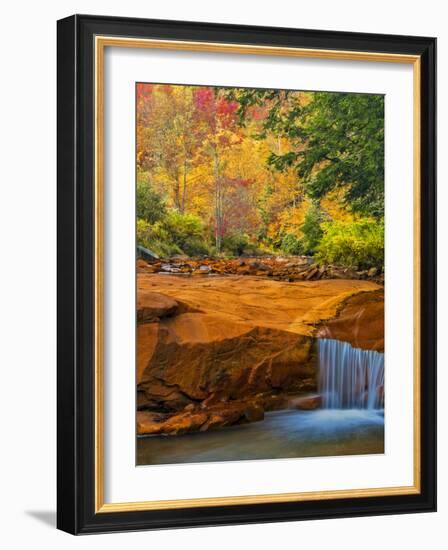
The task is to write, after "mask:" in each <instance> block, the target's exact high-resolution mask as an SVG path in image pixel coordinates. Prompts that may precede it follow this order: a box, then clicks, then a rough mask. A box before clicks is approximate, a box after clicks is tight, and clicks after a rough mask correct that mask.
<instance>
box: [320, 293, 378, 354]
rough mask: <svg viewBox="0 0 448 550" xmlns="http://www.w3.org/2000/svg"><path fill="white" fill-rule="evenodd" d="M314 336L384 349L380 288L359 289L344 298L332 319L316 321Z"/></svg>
mask: <svg viewBox="0 0 448 550" xmlns="http://www.w3.org/2000/svg"><path fill="white" fill-rule="evenodd" d="M317 336H318V337H319V338H332V339H335V340H342V341H343V342H349V343H350V344H351V345H352V346H353V347H355V348H361V349H366V350H375V351H380V352H384V291H383V290H377V291H374V292H361V293H359V294H357V295H356V296H351V297H350V298H348V299H347V300H345V301H344V302H343V303H342V304H341V305H340V307H339V311H338V313H337V314H336V316H335V317H334V318H333V319H329V320H327V321H325V322H323V323H321V324H320V327H319V330H318V332H317Z"/></svg>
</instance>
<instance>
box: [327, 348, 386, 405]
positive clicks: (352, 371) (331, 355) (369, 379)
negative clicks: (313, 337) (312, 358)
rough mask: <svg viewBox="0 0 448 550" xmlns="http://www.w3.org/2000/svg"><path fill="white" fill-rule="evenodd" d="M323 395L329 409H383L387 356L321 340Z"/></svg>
mask: <svg viewBox="0 0 448 550" xmlns="http://www.w3.org/2000/svg"><path fill="white" fill-rule="evenodd" d="M318 351H319V393H320V394H321V395H322V406H323V408H325V409H370V410H373V409H382V408H383V392H384V354H383V353H379V352H377V351H366V350H362V349H358V348H353V347H352V346H351V345H350V344H348V343H347V342H339V341H338V340H326V339H321V340H319V342H318Z"/></svg>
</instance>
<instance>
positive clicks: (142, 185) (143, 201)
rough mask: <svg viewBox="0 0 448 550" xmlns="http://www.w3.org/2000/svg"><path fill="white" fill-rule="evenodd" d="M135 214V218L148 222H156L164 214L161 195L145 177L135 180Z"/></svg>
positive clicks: (164, 207) (164, 208)
mask: <svg viewBox="0 0 448 550" xmlns="http://www.w3.org/2000/svg"><path fill="white" fill-rule="evenodd" d="M136 214H137V218H140V219H142V220H145V221H147V222H149V223H156V222H158V221H160V220H161V219H162V218H164V217H165V215H166V206H165V203H164V201H163V199H162V196H161V195H159V193H156V191H154V190H153V189H152V187H151V184H150V183H149V181H147V180H145V179H138V180H137V194H136Z"/></svg>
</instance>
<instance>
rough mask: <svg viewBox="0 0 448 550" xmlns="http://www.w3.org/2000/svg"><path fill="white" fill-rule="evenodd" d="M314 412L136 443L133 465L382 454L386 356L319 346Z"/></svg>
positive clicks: (342, 345)
mask: <svg viewBox="0 0 448 550" xmlns="http://www.w3.org/2000/svg"><path fill="white" fill-rule="evenodd" d="M318 352H319V353H318V356H319V392H320V393H321V395H322V398H323V407H322V408H321V409H318V410H314V411H300V410H284V411H275V412H268V413H266V414H265V418H264V420H263V421H261V422H254V423H251V424H244V425H240V426H232V427H228V428H221V429H218V430H214V431H209V432H199V433H190V434H184V435H179V436H151V437H142V438H138V439H137V464H138V465H144V464H146V465H148V464H174V463H194V462H217V461H227V460H253V459H272V458H300V457H320V456H340V455H355V454H356V455H363V454H380V453H384V409H383V399H384V354H382V353H379V352H375V351H364V350H360V349H356V348H353V347H352V346H350V344H348V343H346V342H339V341H337V340H325V339H321V340H319V342H318Z"/></svg>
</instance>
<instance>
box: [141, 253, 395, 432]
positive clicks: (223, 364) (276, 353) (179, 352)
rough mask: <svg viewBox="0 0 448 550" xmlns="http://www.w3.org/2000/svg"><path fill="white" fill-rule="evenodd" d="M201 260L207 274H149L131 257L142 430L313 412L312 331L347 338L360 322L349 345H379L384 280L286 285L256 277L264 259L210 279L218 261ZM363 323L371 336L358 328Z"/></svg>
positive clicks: (207, 426) (188, 428)
mask: <svg viewBox="0 0 448 550" xmlns="http://www.w3.org/2000/svg"><path fill="white" fill-rule="evenodd" d="M189 262H190V264H191V263H192V262H191V260H189ZM144 263H145V264H146V265H149V264H147V263H146V262H144ZM184 263H186V261H185V262H184ZM289 263H291V262H289ZM178 264H179V266H176V267H175V269H179V270H181V269H185V267H182V262H181V261H178ZM164 265H169V266H170V268H171V266H172V265H173V264H172V263H170V264H164ZM201 265H202V264H201ZM201 265H199V266H198V271H200V272H204V273H205V274H206V275H207V276H202V275H198V276H193V275H194V272H189V273H187V275H191V276H183V275H185V274H182V272H181V271H177V272H174V273H172V272H171V273H167V272H163V271H159V272H154V271H152V270H153V269H154V266H149V267H150V270H149V271H147V270H146V267H145V266H143V265H142V261H141V260H139V261H138V266H140V267H138V275H137V296H138V300H137V408H138V413H137V432H138V434H139V435H175V434H181V433H190V432H200V431H208V430H212V429H216V428H222V427H225V426H230V425H236V424H243V423H248V422H256V421H260V420H262V419H263V418H264V414H265V412H266V411H275V410H282V409H298V410H313V409H316V408H319V407H320V405H321V399H320V396H318V395H317V394H316V390H317V380H316V374H317V373H316V342H315V337H316V335H317V336H319V337H323V338H339V337H343V339H345V340H346V341H351V340H350V339H349V337H348V336H350V330H352V329H351V328H350V326H353V323H354V319H355V320H356V319H359V330H356V331H355V333H356V334H355V335H354V336H353V338H355V339H356V343H358V344H360V345H363V346H366V349H379V348H378V347H372V348H369V347H368V346H373V345H375V346H380V345H381V343H378V342H379V338H380V336H381V334H380V333H381V330H383V329H381V323H380V318H381V304H382V294H381V293H382V286H381V285H378V284H376V283H374V282H372V281H370V280H362V279H342V278H336V279H321V280H305V281H301V282H292V283H291V282H286V281H284V280H275V279H274V278H273V277H270V278H269V277H268V276H266V275H258V273H266V272H267V271H268V269H271V268H270V267H266V265H265V264H259V265H255V266H251V268H253V269H256V270H257V271H256V273H257V275H249V274H244V275H241V274H239V275H232V274H230V275H229V274H224V275H220V274H216V273H215V274H214V275H212V272H213V270H215V269H216V267H212V266H210V265H209V266H207V268H208V269H200V267H201ZM238 265H239V267H243V268H245V267H249V266H244V265H243V266H241V265H240V264H238ZM261 265H263V267H260V266H261ZM285 268H286V266H285ZM286 269H291V266H290V267H288V268H286ZM313 269H314V268H313ZM249 273H250V271H249ZM312 277H314V275H313V276H312ZM312 277H311V278H312ZM370 321H372V323H373V324H374V325H375V331H376V332H375V335H373V336H372V335H370V336H369V334H368V332H365V334H364V332H363V329H362V327H363V326H366V327H367V328H368V326H369V322H370ZM354 345H355V344H354ZM383 345H384V344H383Z"/></svg>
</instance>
